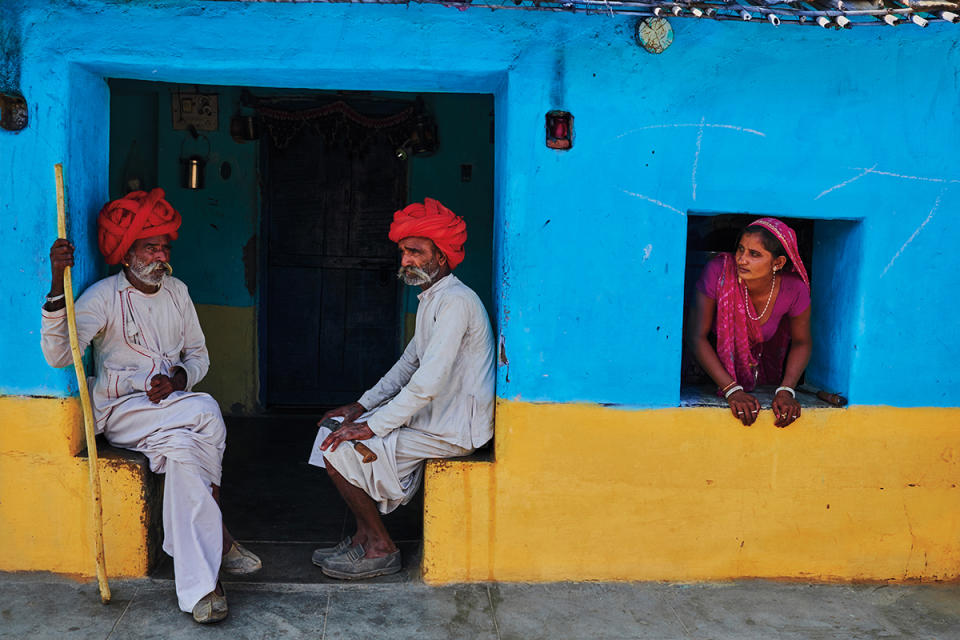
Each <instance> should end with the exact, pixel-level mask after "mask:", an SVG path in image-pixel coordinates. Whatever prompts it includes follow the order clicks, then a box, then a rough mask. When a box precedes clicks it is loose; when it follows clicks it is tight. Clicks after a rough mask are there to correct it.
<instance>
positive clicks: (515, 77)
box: [0, 0, 960, 406]
mask: <svg viewBox="0 0 960 640" xmlns="http://www.w3.org/2000/svg"><path fill="white" fill-rule="evenodd" d="M13 11H14V13H15V14H17V15H16V17H17V18H18V21H17V24H18V25H19V26H18V28H19V29H20V31H21V33H20V37H19V38H18V37H9V34H8V36H5V37H4V39H3V42H4V46H5V47H8V46H13V47H14V48H15V49H17V50H16V51H13V52H9V51H6V52H5V54H4V56H3V58H0V59H4V60H10V59H15V60H17V61H19V63H20V72H19V84H20V87H19V89H20V90H21V91H22V92H23V94H24V95H25V96H26V98H27V100H28V101H29V104H30V118H31V125H30V127H28V129H27V130H25V131H23V132H21V133H19V134H15V135H14V134H9V133H4V132H0V215H2V221H0V224H2V231H3V232H2V234H0V242H2V244H3V251H0V268H2V269H3V273H5V274H6V278H5V281H4V284H3V285H2V287H0V300H2V305H3V314H4V317H3V320H4V323H5V327H6V331H5V333H4V335H3V336H2V337H0V358H2V361H3V362H5V363H9V362H13V361H16V362H17V363H18V366H17V367H4V368H3V369H2V370H0V389H2V390H3V392H5V393H25V394H58V395H59V394H63V393H67V392H69V379H70V375H72V374H71V373H70V372H69V371H63V372H55V371H52V370H50V369H48V368H47V367H46V365H45V364H44V363H43V360H42V358H41V357H40V353H39V348H38V346H37V343H38V340H39V336H38V332H39V317H38V315H39V314H38V311H37V309H38V306H39V302H40V301H41V299H42V294H43V293H44V292H45V291H46V288H47V286H48V281H49V266H48V264H47V260H46V252H47V248H48V246H49V244H50V242H51V239H52V237H53V233H54V228H55V227H54V211H55V206H54V194H53V179H52V166H53V164H54V163H55V162H58V161H63V162H65V163H66V164H67V170H68V179H69V181H70V187H71V195H70V198H71V201H70V206H71V209H72V210H73V211H74V212H75V213H78V214H79V213H83V212H85V213H86V215H87V216H89V217H87V218H83V216H82V215H76V216H75V217H74V220H73V223H72V225H73V234H74V237H75V238H76V239H77V241H78V243H79V245H80V247H81V253H83V254H84V255H82V256H81V264H80V266H79V269H78V270H79V274H78V275H79V279H80V281H81V282H84V281H86V282H89V280H90V278H91V277H92V275H93V274H94V268H93V267H92V266H91V265H93V264H95V263H96V260H97V256H96V255H95V253H94V251H95V249H94V247H93V244H92V242H91V238H92V234H91V231H92V214H93V213H94V212H95V211H96V210H97V209H98V208H99V206H100V205H101V204H102V201H104V200H105V199H106V198H107V194H108V190H107V179H106V167H107V152H108V142H107V132H106V130H105V129H106V123H107V121H108V105H107V98H108V95H107V90H106V84H105V81H104V78H105V77H127V78H134V79H144V80H157V81H166V82H179V83H200V84H219V85H241V86H242V85H248V86H273V87H284V86H286V87H304V88H318V89H366V90H380V91H388V90H393V91H411V92H421V91H441V92H444V91H446V92H488V93H493V94H495V108H496V112H497V121H496V127H497V148H496V162H495V166H496V176H495V206H496V220H497V225H498V226H497V233H496V236H495V242H496V247H495V253H496V260H497V271H496V272H495V278H494V286H495V287H496V288H497V291H496V295H495V300H498V303H499V307H498V310H497V313H498V319H499V325H500V331H501V334H502V339H503V343H504V346H505V354H506V357H507V359H508V360H509V365H505V366H503V367H501V368H500V377H499V380H498V393H499V395H500V396H502V397H506V398H517V397H519V398H523V399H529V400H545V401H572V400H584V401H590V402H604V403H615V404H623V405H629V406H675V405H676V404H677V401H678V393H679V380H678V377H679V362H680V346H681V345H680V343H681V335H680V333H681V326H682V318H681V307H682V295H683V294H682V290H683V270H684V261H685V256H684V244H685V233H686V212H687V211H689V210H697V211H715V212H749V213H758V214H774V215H776V214H780V215H784V216H792V217H806V218H816V219H861V220H862V222H861V223H860V225H859V226H858V228H857V231H856V233H855V234H854V235H853V236H847V241H843V242H841V241H839V240H838V241H836V242H829V241H828V242H827V243H826V245H825V246H826V247H827V248H831V247H832V248H834V249H835V250H837V251H843V252H849V254H850V255H845V257H844V259H843V260H842V261H841V260H838V261H837V264H841V265H842V266H843V268H844V269H847V270H849V271H850V273H851V274H852V278H853V280H852V281H851V282H853V285H851V286H850V287H848V288H847V289H846V290H845V291H841V292H837V293H836V295H838V296H839V295H844V296H851V295H852V296H853V299H852V300H850V299H846V298H845V299H844V301H843V303H842V305H841V306H840V308H839V309H837V310H834V311H831V313H832V314H833V315H832V316H831V318H835V320H833V321H832V322H835V323H842V324H844V326H845V327H848V328H845V329H843V330H839V331H838V332H837V333H836V335H835V336H833V337H830V338H829V340H831V341H833V340H836V341H837V342H836V343H835V344H831V345H830V346H831V348H832V350H831V354H832V353H834V352H835V353H837V354H840V355H838V356H836V358H837V359H836V362H841V363H842V362H844V361H845V362H846V363H847V364H846V365H838V366H841V368H843V367H846V369H847V370H848V374H846V375H847V377H848V379H849V387H848V389H846V390H847V391H848V392H849V396H850V399H851V401H852V402H853V403H858V404H893V405H901V406H922V405H932V406H956V405H957V404H958V400H960V392H958V389H960V384H958V383H960V374H958V373H957V368H956V366H955V363H956V362H957V361H958V360H960V346H958V343H957V342H956V341H954V340H951V338H952V336H951V335H950V331H949V327H950V326H951V324H952V323H953V318H954V317H955V316H956V314H957V311H958V294H960V291H958V288H960V284H958V282H960V280H958V279H957V278H956V277H955V272H956V266H957V265H956V259H955V258H954V257H953V256H954V250H955V247H956V246H957V242H958V240H960V232H958V231H957V227H956V225H954V224H951V222H952V218H954V217H955V216H954V215H953V214H954V212H955V211H956V210H957V206H958V204H960V188H958V181H960V171H957V172H953V171H952V170H951V169H950V167H952V166H953V165H954V164H955V163H953V162H952V161H953V160H954V155H955V149H956V148H957V147H958V142H960V140H958V137H960V128H958V124H957V123H956V120H955V118H954V113H955V112H956V107H957V101H958V95H960V87H958V78H957V74H956V72H955V69H956V68H958V63H960V52H958V51H957V50H956V49H955V48H954V44H955V41H956V37H957V31H956V30H955V29H956V28H955V27H953V26H951V25H942V24H934V25H931V26H930V27H929V28H927V29H924V30H920V29H918V28H913V27H910V26H902V27H898V28H895V29H873V28H862V29H854V30H852V31H848V32H833V31H824V30H821V29H816V28H786V27H784V28H780V29H774V28H772V27H769V26H768V25H759V24H748V25H743V24H730V23H714V22H698V21H693V20H674V21H673V26H674V29H675V31H676V37H675V42H674V45H673V46H672V47H671V48H670V49H669V50H668V51H667V52H666V53H664V54H663V55H660V56H653V55H650V54H647V53H646V52H644V51H642V50H641V49H639V48H638V47H637V46H636V45H635V44H633V42H632V34H631V29H632V21H631V20H629V19H626V18H611V17H603V16H569V15H553V14H534V13H524V12H508V11H503V12H495V13H494V12H489V11H479V10H477V11H473V10H470V11H466V12H459V11H454V10H450V9H445V8H443V7H432V6H431V7H421V6H410V7H406V6H372V5H359V4H358V5H353V4H348V5H342V4H335V5H320V4H316V5H304V4H295V3H279V4H274V3H258V4H233V3H227V2H185V1H173V0H168V1H162V0H161V1H157V2H151V3H149V4H147V3H118V2H106V1H93V0H75V1H74V2H71V3H69V5H65V4H63V3H57V2H42V1H40V0H26V1H25V2H23V3H21V4H19V5H18V7H17V8H15V9H13ZM66 24H69V25H70V28H69V29H65V28H64V25H66ZM26 25H29V28H27V26H26ZM131 25H135V28H132V27H131ZM9 43H12V44H9ZM922 61H936V62H935V63H934V64H923V65H922V72H921V71H919V70H918V69H919V67H918V66H917V65H918V63H920V62H922ZM555 108H561V109H566V110H569V111H571V112H573V114H574V116H575V118H576V122H575V131H576V142H575V145H574V148H573V149H572V150H571V151H569V152H556V151H551V150H549V149H547V148H546V147H545V146H544V144H543V137H544V135H543V118H544V114H545V112H546V111H548V110H550V109H555ZM854 254H859V255H854ZM820 276H821V274H820V272H817V277H820ZM829 281H830V278H829V277H826V276H823V282H824V285H820V284H819V281H816V280H815V281H814V287H815V288H816V287H818V286H824V287H825V288H826V292H827V294H828V295H826V296H824V292H823V291H822V290H818V292H817V293H816V294H815V299H816V300H817V301H818V307H824V306H827V305H829V304H830V295H829V294H830V293H832V291H831V290H830V289H829V288H828V284H827V283H828V282H829ZM824 298H826V300H824ZM814 313H818V311H817V310H816V309H815V311H814ZM658 326H659V327H660V330H659V331H658V330H657V329H656V328H657V327H658ZM828 335H829V334H828ZM824 337H826V336H824ZM823 346H824V345H821V346H820V347H818V349H821V350H822V348H823ZM844 359H845V360H844ZM833 366H834V365H833V364H830V365H827V366H825V367H822V368H823V369H824V370H825V371H829V370H830V368H831V367H833ZM905 381H908V384H907V385H906V387H905V386H904V382H905Z"/></svg>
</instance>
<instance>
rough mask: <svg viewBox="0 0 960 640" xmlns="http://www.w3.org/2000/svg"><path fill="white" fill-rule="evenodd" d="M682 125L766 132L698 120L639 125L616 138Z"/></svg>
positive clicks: (759, 134)
mask: <svg viewBox="0 0 960 640" xmlns="http://www.w3.org/2000/svg"><path fill="white" fill-rule="evenodd" d="M684 127H696V128H698V129H703V128H707V129H730V130H732V131H738V132H740V133H749V134H752V135H755V136H760V137H761V138H766V137H767V134H765V133H764V132H762V131H757V130H756V129H748V128H746V127H738V126H736V125H733V124H716V123H709V122H703V121H702V120H701V121H700V122H691V123H689V124H687V123H683V124H651V125H647V126H646V127H639V128H637V129H631V130H630V131H625V132H623V133H621V134H620V135H618V136H617V139H619V138H622V137H624V136H628V135H630V134H631V133H636V132H637V131H646V130H647V129H674V128H676V129H679V128H684Z"/></svg>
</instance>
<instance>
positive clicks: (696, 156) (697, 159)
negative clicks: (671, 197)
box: [690, 118, 705, 200]
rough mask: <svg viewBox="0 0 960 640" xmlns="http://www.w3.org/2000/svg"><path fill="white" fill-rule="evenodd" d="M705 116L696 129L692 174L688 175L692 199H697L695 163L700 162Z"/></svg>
mask: <svg viewBox="0 0 960 640" xmlns="http://www.w3.org/2000/svg"><path fill="white" fill-rule="evenodd" d="M704 120H705V118H700V127H699V128H698V129H697V151H696V153H694V155H693V174H692V175H691V176H690V184H692V185H693V199H694V200H696V199H697V165H698V164H700V147H701V146H702V144H703V125H704Z"/></svg>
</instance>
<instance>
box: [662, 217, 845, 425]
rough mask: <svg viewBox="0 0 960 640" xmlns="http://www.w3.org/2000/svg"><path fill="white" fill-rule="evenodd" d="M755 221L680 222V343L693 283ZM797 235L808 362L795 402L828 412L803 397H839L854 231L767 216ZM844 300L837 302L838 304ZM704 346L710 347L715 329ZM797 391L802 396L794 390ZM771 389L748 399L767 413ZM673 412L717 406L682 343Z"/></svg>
mask: <svg viewBox="0 0 960 640" xmlns="http://www.w3.org/2000/svg"><path fill="white" fill-rule="evenodd" d="M760 217H763V216H762V215H758V214H743V213H738V214H733V213H730V214H727V213H724V214H691V215H689V216H688V222H687V246H686V257H687V262H686V269H685V273H684V298H683V299H684V308H683V318H684V336H685V337H686V336H687V332H688V330H689V329H690V327H689V320H690V318H689V316H690V311H691V308H692V307H693V306H694V305H695V304H696V303H695V300H696V291H697V289H696V283H697V281H698V280H699V279H700V277H701V274H702V272H703V269H704V267H705V266H706V265H707V263H708V262H709V261H710V260H711V259H713V258H714V257H715V256H716V255H718V254H719V253H720V252H724V251H726V252H733V251H734V248H735V245H736V241H737V238H738V237H739V234H740V231H741V230H742V229H743V228H744V227H746V226H747V225H749V224H750V223H751V222H753V221H754V220H756V219H757V218H760ZM774 217H776V218H778V219H779V220H781V221H783V222H784V223H786V224H787V225H789V226H790V227H791V228H792V229H793V230H794V231H795V232H796V234H797V244H798V249H799V252H800V257H801V259H802V260H803V263H804V266H805V267H806V269H807V273H808V275H809V277H810V284H811V320H810V323H811V335H812V338H813V349H812V353H811V358H810V362H809V364H808V365H807V368H806V370H805V372H804V373H803V375H801V377H800V383H799V384H798V392H797V399H798V400H799V401H800V403H801V405H803V406H809V407H830V406H833V405H831V404H828V403H827V402H824V401H823V400H822V399H820V398H818V397H817V396H816V395H814V393H807V392H805V391H806V390H809V391H814V392H815V391H816V390H823V391H828V392H830V393H833V394H836V395H840V396H842V397H843V398H844V399H846V398H847V389H848V388H849V371H850V363H851V360H852V344H853V336H852V320H851V319H852V315H851V314H852V311H853V308H854V305H853V303H852V300H853V298H854V297H855V293H856V274H857V271H858V266H859V260H860V225H859V222H858V221H855V220H813V219H809V218H788V217H783V216H774ZM844 298H845V299H844ZM710 340H711V344H712V345H713V346H714V347H715V346H716V335H715V330H714V329H711V336H710ZM801 387H802V389H803V390H801V389H800V388H801ZM775 389H776V385H773V386H769V387H767V386H761V387H757V389H756V390H755V391H754V392H751V393H752V394H753V395H755V396H756V397H757V399H758V400H760V402H761V404H762V405H763V406H764V407H769V406H770V402H771V401H772V399H773V395H774V391H775ZM680 405H681V406H723V407H726V406H727V403H726V401H725V400H724V399H723V397H721V396H718V395H717V386H716V384H715V383H714V382H713V380H712V379H711V378H710V376H709V375H707V374H706V372H704V370H703V369H702V368H701V367H700V365H699V364H698V363H697V361H696V359H695V358H694V357H693V354H692V353H691V351H690V349H689V347H688V345H687V341H686V340H684V343H683V351H682V361H681V379H680Z"/></svg>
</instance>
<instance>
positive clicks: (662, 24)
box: [635, 18, 673, 53]
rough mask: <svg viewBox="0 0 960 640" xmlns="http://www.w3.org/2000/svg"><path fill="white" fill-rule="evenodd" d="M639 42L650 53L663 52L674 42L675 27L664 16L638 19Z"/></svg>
mask: <svg viewBox="0 0 960 640" xmlns="http://www.w3.org/2000/svg"><path fill="white" fill-rule="evenodd" d="M635 37H636V39H637V44H639V45H640V46H641V47H643V48H644V49H646V50H647V51H649V52H650V53H663V52H664V51H666V50H667V47H669V46H670V45H671V44H673V27H671V26H670V23H669V22H667V21H666V19H664V18H644V19H642V20H637V31H636V34H635Z"/></svg>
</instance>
